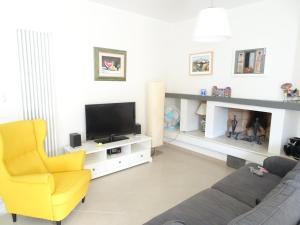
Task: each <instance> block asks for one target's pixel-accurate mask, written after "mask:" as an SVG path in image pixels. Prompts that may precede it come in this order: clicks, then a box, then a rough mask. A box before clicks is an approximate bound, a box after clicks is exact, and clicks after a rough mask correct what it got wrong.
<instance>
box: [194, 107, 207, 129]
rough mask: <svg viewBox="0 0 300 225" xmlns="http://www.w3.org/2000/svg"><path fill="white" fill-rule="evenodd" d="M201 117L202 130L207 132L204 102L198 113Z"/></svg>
mask: <svg viewBox="0 0 300 225" xmlns="http://www.w3.org/2000/svg"><path fill="white" fill-rule="evenodd" d="M196 113H197V114H198V115H200V117H201V118H200V130H201V131H202V132H205V124H206V103H204V102H202V103H201V104H200V106H199V108H198V110H197V112H196Z"/></svg>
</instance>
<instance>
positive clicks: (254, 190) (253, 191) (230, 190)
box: [212, 163, 281, 207]
mask: <svg viewBox="0 0 300 225" xmlns="http://www.w3.org/2000/svg"><path fill="white" fill-rule="evenodd" d="M251 166H252V167H255V168H257V166H258V164H255V163H250V164H248V165H246V166H244V167H242V168H240V169H238V170H237V171H235V172H233V173H232V174H230V175H229V176H227V177H225V178H224V179H222V180H220V181H219V182H217V183H216V184H215V185H213V186H212V188H214V189H216V190H219V191H221V192H223V193H225V194H228V195H230V196H231V197H233V198H235V199H237V200H239V201H241V202H243V203H245V204H247V205H249V206H251V207H255V206H256V205H257V203H258V202H260V201H261V200H262V199H263V198H264V197H265V196H266V195H267V194H268V193H269V192H270V191H271V190H272V189H273V188H274V187H275V186H276V185H277V184H278V183H279V182H280V180H281V177H279V176H276V175H274V174H271V173H268V174H265V175H264V176H263V177H259V176H257V175H254V174H252V173H251V172H250V169H249V167H251Z"/></svg>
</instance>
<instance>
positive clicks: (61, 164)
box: [45, 150, 85, 173]
mask: <svg viewBox="0 0 300 225" xmlns="http://www.w3.org/2000/svg"><path fill="white" fill-rule="evenodd" d="M84 160H85V152H84V151H82V150H81V151H78V152H73V153H68V154H65V155H60V156H56V157H49V158H47V159H46V160H45V163H46V166H47V168H48V170H49V171H50V172H51V173H55V172H68V171H76V170H82V169H83V165H84Z"/></svg>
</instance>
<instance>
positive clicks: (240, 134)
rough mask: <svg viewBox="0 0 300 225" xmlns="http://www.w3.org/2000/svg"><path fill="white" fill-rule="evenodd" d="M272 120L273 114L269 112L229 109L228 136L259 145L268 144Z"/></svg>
mask: <svg viewBox="0 0 300 225" xmlns="http://www.w3.org/2000/svg"><path fill="white" fill-rule="evenodd" d="M271 118H272V114H271V113H268V112H261V111H253V110H242V109H233V108H229V109H228V120H227V131H226V136H227V137H228V138H233V139H235V140H242V141H247V142H252V143H256V144H258V145H262V144H267V143H268V141H269V137H270V128H271Z"/></svg>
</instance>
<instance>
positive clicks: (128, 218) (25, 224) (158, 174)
mask: <svg viewBox="0 0 300 225" xmlns="http://www.w3.org/2000/svg"><path fill="white" fill-rule="evenodd" d="M232 171H233V169H231V168H228V167H227V166H226V165H225V163H224V162H221V161H218V160H215V159H211V158H208V157H205V156H202V155H197V154H194V153H190V152H186V151H184V150H179V149H178V147H174V146H172V145H165V146H163V147H161V148H159V150H158V152H157V154H156V155H155V156H154V157H153V162H152V163H148V164H143V165H140V166H137V167H134V168H131V169H128V170H124V171H121V172H118V173H115V174H111V175H108V176H105V177H101V178H98V179H95V180H93V181H92V182H91V187H90V189H89V193H88V196H87V197H86V202H85V203H84V204H79V205H78V206H77V207H76V209H75V210H74V211H73V212H72V213H71V214H70V215H69V216H68V217H67V218H66V219H65V220H64V221H63V225H94V224H95V225H141V224H143V223H144V222H146V221H148V220H149V219H151V218H152V217H154V216H156V215H158V214H160V213H162V212H164V211H165V210H167V209H169V208H171V207H173V206H174V205H176V204H178V203H180V202H181V201H183V200H185V199H187V198H189V197H191V196H192V195H194V194H196V193H198V192H199V191H201V190H204V189H206V188H208V187H210V186H211V185H212V184H214V183H215V182H216V181H218V180H220V179H222V178H223V177H225V176H226V175H228V174H229V173H231V172H232ZM0 224H1V225H2V224H5V225H9V224H13V223H12V220H11V216H10V215H3V216H0ZM48 224H53V223H52V222H49V221H43V220H37V219H32V218H26V217H21V216H20V217H18V222H17V224H15V225H48Z"/></svg>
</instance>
